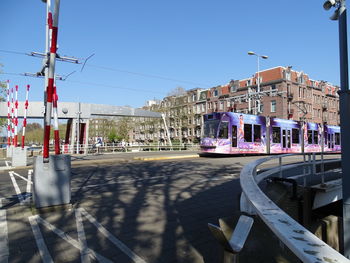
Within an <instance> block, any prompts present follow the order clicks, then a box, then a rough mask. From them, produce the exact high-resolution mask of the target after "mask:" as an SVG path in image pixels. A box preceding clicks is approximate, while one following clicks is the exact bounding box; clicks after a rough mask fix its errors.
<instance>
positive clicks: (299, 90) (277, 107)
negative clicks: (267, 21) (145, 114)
mask: <svg viewBox="0 0 350 263" xmlns="http://www.w3.org/2000/svg"><path fill="white" fill-rule="evenodd" d="M259 78H260V91H261V94H263V95H259V94H257V93H256V90H257V81H258V79H257V73H255V74H253V75H252V76H251V77H250V78H246V79H242V80H231V81H230V82H229V83H228V84H225V85H219V86H216V87H212V88H209V89H199V88H196V89H192V90H189V91H186V92H185V93H183V94H179V95H174V96H168V97H165V98H164V99H163V100H161V101H154V102H152V103H149V105H148V106H145V109H147V110H151V111H158V112H162V113H163V114H164V116H165V123H164V121H163V120H147V119H145V120H142V121H141V122H139V123H137V124H135V127H134V136H133V140H134V141H141V142H157V141H160V142H164V141H165V140H166V126H167V128H168V130H169V133H170V137H171V139H172V140H173V141H179V142H198V141H199V138H200V134H201V125H202V115H203V114H206V113H211V112H217V111H235V112H242V113H252V114H260V115H263V116H269V117H277V118H283V119H293V120H297V121H303V120H305V121H309V122H316V123H327V124H330V125H339V97H338V93H337V91H338V90H339V87H337V86H334V85H331V84H330V83H328V82H326V81H317V80H313V79H311V78H309V76H308V75H307V74H305V73H304V72H298V71H294V70H292V68H291V67H281V66H280V67H275V68H271V69H267V70H263V71H260V72H259ZM257 100H260V102H261V103H260V107H259V109H258V105H259V104H258V103H257Z"/></svg>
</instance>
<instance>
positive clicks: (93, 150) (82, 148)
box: [61, 143, 199, 154]
mask: <svg viewBox="0 0 350 263" xmlns="http://www.w3.org/2000/svg"><path fill="white" fill-rule="evenodd" d="M186 150H199V145H198V144H188V143H184V144H173V145H172V146H169V145H159V144H149V145H125V146H122V145H120V144H117V143H115V144H113V143H110V144H104V145H101V146H96V145H94V144H88V145H86V144H81V145H79V147H77V145H76V144H75V145H61V152H62V153H67V154H76V153H79V154H107V153H117V152H141V151H186Z"/></svg>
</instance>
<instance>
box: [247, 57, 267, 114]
mask: <svg viewBox="0 0 350 263" xmlns="http://www.w3.org/2000/svg"><path fill="white" fill-rule="evenodd" d="M248 55H250V56H256V57H257V59H258V62H257V63H258V81H257V90H256V91H257V93H258V99H257V100H256V101H257V104H258V107H257V108H258V109H257V110H256V113H257V114H259V113H260V112H261V111H260V110H261V109H260V105H261V102H260V58H262V59H268V58H269V57H268V56H265V55H259V54H256V53H255V52H253V51H248ZM249 100H250V98H249Z"/></svg>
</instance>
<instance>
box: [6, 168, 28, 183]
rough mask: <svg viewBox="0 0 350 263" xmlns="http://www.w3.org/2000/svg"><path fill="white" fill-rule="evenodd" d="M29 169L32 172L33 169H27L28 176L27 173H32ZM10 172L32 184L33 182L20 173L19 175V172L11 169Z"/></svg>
mask: <svg viewBox="0 0 350 263" xmlns="http://www.w3.org/2000/svg"><path fill="white" fill-rule="evenodd" d="M30 171H32V172H33V170H29V171H28V176H29V173H30V175H31V173H32V172H30ZM11 173H12V174H14V175H16V176H18V177H19V178H21V179H23V180H24V181H26V182H27V183H30V184H33V182H32V181H31V180H29V179H27V178H25V177H23V176H22V175H20V174H18V173H15V172H14V171H11Z"/></svg>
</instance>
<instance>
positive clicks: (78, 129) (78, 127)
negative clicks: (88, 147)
mask: <svg viewBox="0 0 350 263" xmlns="http://www.w3.org/2000/svg"><path fill="white" fill-rule="evenodd" d="M77 114H78V118H77V154H79V143H80V102H79V103H78V112H77Z"/></svg>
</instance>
